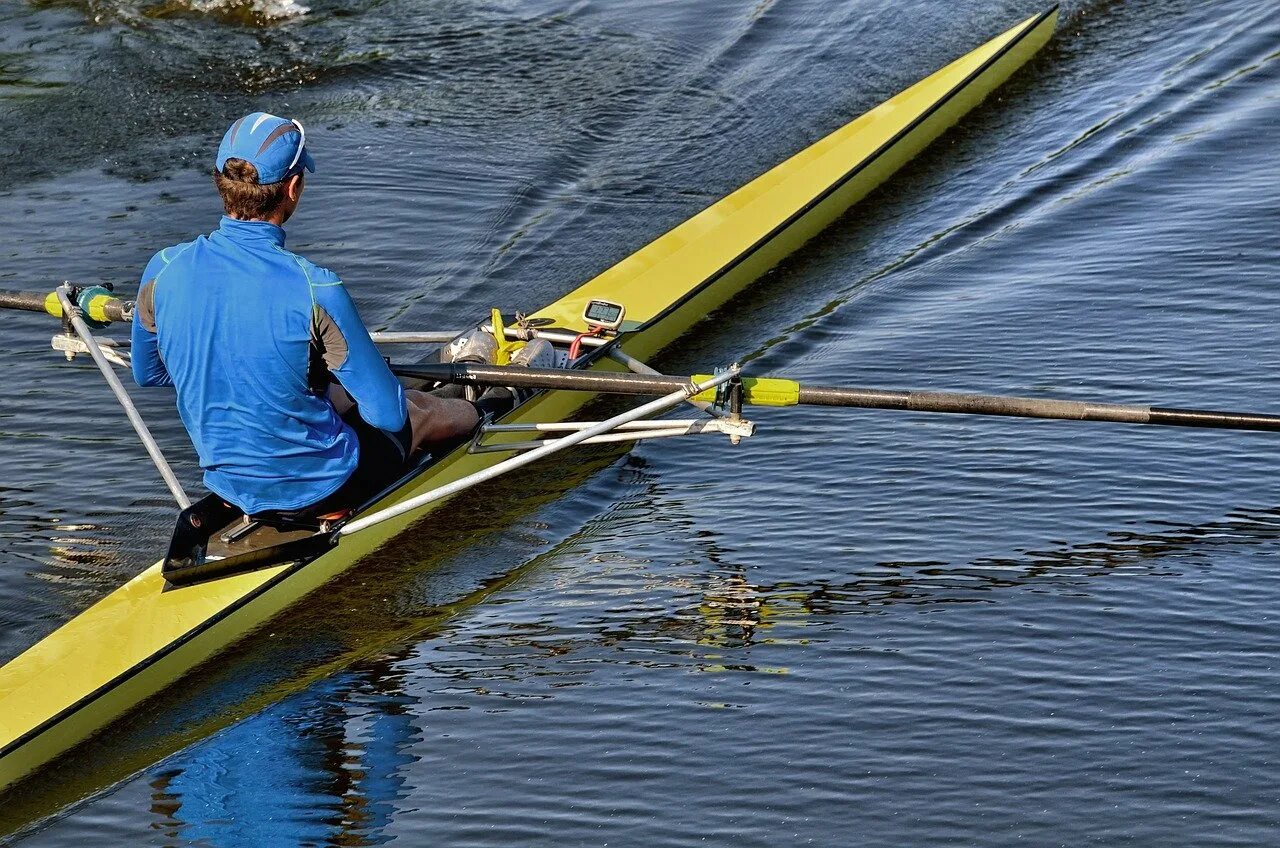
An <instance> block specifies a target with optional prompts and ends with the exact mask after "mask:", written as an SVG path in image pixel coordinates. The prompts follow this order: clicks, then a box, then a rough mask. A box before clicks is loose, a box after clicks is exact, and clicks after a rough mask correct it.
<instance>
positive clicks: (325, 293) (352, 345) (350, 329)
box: [311, 275, 412, 456]
mask: <svg viewBox="0 0 1280 848" xmlns="http://www.w3.org/2000/svg"><path fill="white" fill-rule="evenodd" d="M325 276H327V277H331V279H325V277H324V276H322V277H320V278H319V279H317V280H313V281H312V283H311V291H312V294H313V296H314V298H315V305H314V307H312V315H311V334H312V338H313V339H314V340H315V342H316V346H317V347H318V349H319V350H320V352H321V354H322V355H323V357H324V363H325V366H326V367H327V368H328V369H329V370H330V371H331V372H332V373H333V375H334V376H335V377H337V378H338V381H339V382H340V383H341V384H342V387H343V388H344V389H346V390H347V394H349V395H351V397H352V398H354V399H355V401H356V403H357V404H358V405H359V410H360V417H361V418H363V419H364V420H365V421H366V422H368V423H369V424H371V425H373V426H374V427H377V428H378V429H380V430H382V431H384V432H385V433H386V434H387V435H388V436H390V437H391V438H392V439H394V440H395V441H396V442H397V443H398V444H399V445H400V447H401V450H402V451H403V452H404V454H405V455H406V456H407V455H408V453H409V448H410V445H411V443H412V432H411V428H410V426H409V413H408V405H407V402H406V401H405V395H404V387H403V386H401V385H400V381H399V380H397V379H396V378H395V375H394V374H392V373H391V369H390V368H389V367H387V363H386V361H385V360H384V359H383V358H382V354H380V353H379V352H378V349H377V348H376V347H374V344H373V340H372V339H370V338H369V331H368V330H367V329H365V326H364V322H363V321H361V320H360V315H359V313H358V312H356V306H355V304H354V303H353V302H352V300H351V296H350V295H349V294H347V290H346V288H345V287H344V286H343V285H342V282H341V281H340V280H338V279H337V278H336V277H332V275H325Z"/></svg>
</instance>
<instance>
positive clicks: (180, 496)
mask: <svg viewBox="0 0 1280 848" xmlns="http://www.w3.org/2000/svg"><path fill="white" fill-rule="evenodd" d="M57 292H58V301H59V302H60V303H61V304H62V314H63V315H65V316H66V317H67V320H68V321H70V322H71V328H72V329H73V330H75V331H76V335H78V336H79V337H80V340H81V341H82V342H84V344H85V347H86V348H88V349H89V355H90V356H92V357H93V361H94V363H95V364H96V365H97V366H98V370H99V371H101V372H102V376H103V378H105V379H106V381H107V385H108V386H110V387H111V391H112V392H114V393H115V396H116V400H118V401H120V405H121V406H122V407H124V414H125V415H126V416H128V418H129V423H130V424H132V425H133V429H134V432H136V433H137V434H138V438H139V439H141V440H142V446H143V447H145V448H146V449H147V453H148V454H150V455H151V461H152V462H154V463H155V464H156V470H157V471H159V472H160V476H161V477H163V478H164V483H165V485H166V486H168V487H169V491H170V492H173V498H174V500H176V501H177V502H178V506H179V507H181V508H182V509H186V508H187V507H189V506H191V499H190V498H188V497H187V493H186V492H185V491H183V489H182V484H181V483H179V482H178V476H177V475H176V474H174V473H173V469H172V468H170V467H169V463H168V461H167V460H166V459H165V458H164V453H163V452H161V450H160V446H159V445H158V444H156V440H155V438H154V437H153V436H152V435H151V431H150V430H148V429H147V424H146V422H145V421H143V420H142V416H141V415H140V414H138V409H137V407H135V406H134V405H133V400H132V399H131V398H130V397H129V393H128V392H126V391H125V390H124V386H123V385H121V383H120V379H119V378H118V377H116V374H115V372H114V371H112V370H111V363H110V362H108V361H107V357H106V356H105V355H103V353H102V348H100V347H98V342H97V340H96V339H95V338H94V337H93V333H92V332H91V331H90V330H89V325H88V324H86V323H85V322H84V319H83V318H81V317H80V307H78V306H76V305H75V304H74V303H72V302H71V298H70V297H69V296H68V292H67V287H66V286H58V289H57Z"/></svg>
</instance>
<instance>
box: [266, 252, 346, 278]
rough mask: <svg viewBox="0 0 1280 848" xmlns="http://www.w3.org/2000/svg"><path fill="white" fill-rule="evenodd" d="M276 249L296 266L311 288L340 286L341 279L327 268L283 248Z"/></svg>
mask: <svg viewBox="0 0 1280 848" xmlns="http://www.w3.org/2000/svg"><path fill="white" fill-rule="evenodd" d="M277 249H278V250H279V251H280V253H281V254H283V255H284V256H285V257H288V259H289V260H290V261H292V262H293V264H294V265H296V266H297V268H298V270H299V271H300V272H301V273H302V275H303V276H304V277H306V280H307V283H308V284H310V285H311V286H313V287H314V286H340V285H342V278H341V277H339V276H338V275H337V274H335V273H333V272H332V271H330V270H329V269H328V268H325V267H324V266H323V265H317V264H316V263H314V262H312V261H311V260H310V259H308V258H307V257H305V256H302V255H300V254H297V253H294V252H293V251H291V250H285V249H284V248H283V247H281V248H277Z"/></svg>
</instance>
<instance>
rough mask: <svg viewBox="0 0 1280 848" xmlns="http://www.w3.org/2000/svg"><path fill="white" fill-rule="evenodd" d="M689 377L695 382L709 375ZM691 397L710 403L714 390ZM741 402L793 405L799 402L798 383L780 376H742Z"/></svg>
mask: <svg viewBox="0 0 1280 848" xmlns="http://www.w3.org/2000/svg"><path fill="white" fill-rule="evenodd" d="M690 379H691V380H692V381H693V382H695V383H702V382H705V381H706V380H710V379H711V377H710V376H708V375H706V374H696V375H694V376H693V377H691V378H690ZM693 399H694V400H699V401H706V402H707V403H712V402H713V401H715V399H716V390H715V389H709V390H707V391H705V392H701V393H700V394H696V395H694V396H693ZM742 402H743V403H745V404H748V405H749V406H795V405H796V404H797V403H799V402H800V384H799V383H797V382H796V381H795V380H784V379H782V378H780V377H743V378H742Z"/></svg>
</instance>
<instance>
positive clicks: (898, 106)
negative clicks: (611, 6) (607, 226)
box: [0, 7, 1057, 790]
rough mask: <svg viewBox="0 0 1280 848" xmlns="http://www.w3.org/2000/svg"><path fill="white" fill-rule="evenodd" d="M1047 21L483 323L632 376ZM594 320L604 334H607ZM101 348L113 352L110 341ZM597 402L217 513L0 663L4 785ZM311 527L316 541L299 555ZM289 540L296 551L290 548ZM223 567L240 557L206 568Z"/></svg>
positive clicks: (924, 137)
mask: <svg viewBox="0 0 1280 848" xmlns="http://www.w3.org/2000/svg"><path fill="white" fill-rule="evenodd" d="M1056 23H1057V8H1056V7H1054V8H1052V9H1050V10H1048V11H1046V12H1044V13H1043V14H1039V15H1036V16H1034V17H1031V18H1029V19H1027V20H1025V21H1023V22H1022V23H1019V24H1018V25H1017V26H1015V27H1013V28H1012V29H1010V30H1008V31H1007V32H1005V33H1003V34H1001V35H999V36H997V37H996V38H994V39H992V40H991V41H989V42H987V43H986V44H984V45H982V46H980V47H978V48H977V49H975V50H973V51H972V52H970V53H968V54H966V55H964V56H962V57H961V58H959V59H957V60H956V61H954V62H952V63H951V64H949V65H947V66H946V67H944V68H942V69H941V70H939V71H937V72H936V73H934V74H932V75H931V76H929V77H927V78H925V79H923V80H921V81H920V82H918V83H916V84H915V85H913V86H911V87H910V88H908V89H906V90H905V91H903V92H901V93H900V94H898V95H896V96H895V97H893V98H891V99H890V100H888V101H886V102H884V103H882V104H881V105H879V106H877V107H875V108H874V109H872V110H871V111H869V112H867V113H866V114H864V115H862V116H861V117H859V118H856V119H855V120H853V121H851V122H850V123H848V124H846V125H845V126H843V127H841V128H840V129H838V130H836V131H835V132H833V133H831V134H830V135H828V136H826V137H825V138H823V139H821V140H819V141H817V142H816V143H814V144H812V145H810V146H809V147H808V148H806V149H804V150H802V151H800V152H799V153H797V154H795V155H794V156H792V157H791V158H790V159H788V160H786V161H785V162H783V163H782V164H780V165H778V166H776V167H774V168H773V169H771V170H769V171H767V172H766V173H764V174H762V175H761V176H759V177H757V178H756V179H754V180H752V181H751V182H750V183H748V184H747V185H745V186H743V187H742V188H740V189H738V190H737V191H735V192H733V193H732V194H730V195H728V196H727V197H725V198H723V199H722V200H720V201H718V202H716V203H715V204H713V205H712V206H710V207H708V208H707V209H705V210H703V211H702V212H700V213H698V214H697V215H695V216H693V217H692V218H690V219H689V220H688V221H685V222H684V223H682V224H680V225H679V226H677V227H676V228H675V229H673V230H671V231H670V232H668V233H666V234H665V235H663V236H661V237H659V238H658V239H656V240H655V241H653V242H652V243H650V244H648V245H647V246H645V247H644V248H642V249H641V250H639V251H637V252H636V253H635V254H633V255H631V256H629V257H628V258H626V259H624V260H622V261H621V262H619V263H618V264H616V265H614V266H613V267H611V268H609V269H608V270H606V271H605V272H603V273H602V274H600V275H599V276H597V277H595V278H594V279H592V280H590V281H589V282H587V283H585V284H584V285H582V286H581V287H579V288H578V289H576V290H574V291H573V292H570V293H569V294H567V295H566V296H564V297H563V298H561V299H560V300H558V301H556V302H555V303H552V304H550V305H549V306H547V307H545V308H543V309H541V310H539V311H538V312H536V313H533V314H532V315H530V316H528V319H527V320H524V321H523V322H521V323H520V324H519V325H518V326H516V327H512V328H510V330H509V331H507V330H504V329H503V328H501V327H499V326H498V325H500V324H501V319H500V317H499V316H496V315H495V316H494V317H493V318H492V319H491V322H492V327H493V329H494V331H495V332H496V333H498V334H499V335H503V336H506V337H513V338H515V339H517V340H518V339H519V338H520V337H521V336H522V334H523V337H525V338H527V337H529V336H530V335H531V334H532V335H541V336H543V337H545V338H549V339H552V340H553V341H555V342H557V343H561V345H562V348H563V347H564V346H565V345H564V344H563V343H565V342H569V341H570V340H577V341H578V342H579V343H586V344H588V345H589V347H588V349H587V352H586V353H585V354H583V355H581V356H577V357H575V358H572V359H571V360H569V361H570V362H571V364H572V365H573V367H574V368H575V369H577V370H580V371H582V372H583V373H584V374H589V373H592V372H603V373H619V372H625V371H627V370H628V368H630V370H638V371H641V372H646V371H647V370H648V369H646V368H645V367H644V366H643V365H642V364H641V363H642V362H643V361H644V360H646V359H648V358H650V357H652V356H653V355H654V354H655V353H657V352H658V351H659V350H661V349H662V348H664V347H666V346H667V345H669V344H670V343H671V342H673V341H675V340H676V339H678V338H679V337H680V336H681V335H682V334H683V333H685V332H686V331H688V330H689V328H690V327H692V326H693V325H694V324H695V323H697V322H698V321H699V320H701V319H702V318H703V317H704V316H706V315H707V314H708V313H709V312H711V311H712V310H714V309H716V308H717V307H719V306H721V305H723V304H724V303H726V302H727V301H728V300H729V299H730V298H732V297H733V296H734V295H735V294H736V293H738V292H739V291H741V290H742V289H743V288H744V287H745V286H747V285H748V284H749V283H751V282H752V281H754V280H756V279H757V278H759V277H760V276H761V275H762V274H763V273H765V272H766V271H768V270H769V269H770V268H772V267H774V266H775V265H777V264H778V262H779V261H781V260H782V259H783V258H784V257H786V256H787V255H788V254H790V253H792V252H793V251H794V250H796V249H797V248H798V247H799V246H800V245H802V244H804V243H805V242H806V241H807V240H809V239H810V238H812V237H813V236H814V235H815V234H816V233H818V232H819V231H820V230H822V229H823V228H824V227H826V226H827V225H828V224H830V223H831V222H832V221H833V220H835V219H836V217H838V216H839V215H840V214H841V213H843V212H844V211H845V210H846V209H848V208H849V207H850V206H851V205H852V204H854V203H856V202H858V201H859V200H860V199H862V198H863V197H865V196H866V195H867V193H868V192H870V191H871V190H872V189H874V188H875V187H876V186H878V185H879V184H880V183H882V182H883V181H884V180H885V179H886V178H888V177H889V176H890V175H891V174H893V173H894V172H895V171H897V170H898V169H899V168H900V167H902V166H903V165H904V164H906V163H907V162H910V161H911V160H912V159H913V158H914V157H915V156H916V155H917V154H918V153H920V151H921V150H923V149H924V148H925V146H926V145H928V144H929V143H930V142H932V141H933V140H934V139H936V138H937V137H938V136H939V135H941V134H942V133H943V132H944V131H945V130H946V129H947V128H948V127H950V126H951V125H952V124H954V123H955V122H956V121H957V120H959V119H960V117H961V116H963V115H964V114H965V113H966V112H968V111H969V110H971V109H972V108H973V107H974V106H976V105H977V104H978V103H979V102H981V101H982V100H983V98H985V97H986V96H987V95H988V94H990V93H991V92H992V91H993V90H994V89H995V88H996V87H997V86H999V85H1000V84H1001V83H1002V82H1004V81H1005V80H1006V79H1007V78H1008V77H1009V75H1010V74H1012V73H1013V72H1014V71H1016V70H1017V69H1018V68H1019V67H1020V66H1022V65H1023V64H1024V63H1025V62H1027V60H1028V59H1030V58H1031V56H1032V55H1034V54H1035V53H1036V51H1037V50H1039V49H1040V48H1041V46H1043V45H1044V44H1045V42H1046V41H1047V40H1048V39H1049V37H1050V35H1051V34H1052V33H1053V30H1054V27H1055V25H1056ZM5 297H6V296H5V295H4V294H3V293H0V306H19V307H22V308H30V306H31V304H30V303H27V302H24V301H23V298H22V297H21V296H18V295H10V296H9V301H10V302H7V303H6V302H5ZM37 305H38V307H39V308H42V309H45V310H47V311H50V312H53V313H55V314H58V315H62V314H63V313H64V312H65V311H66V310H65V309H64V307H68V306H69V302H68V301H67V300H66V299H65V298H59V299H54V300H50V301H47V302H46V301H45V300H44V299H43V298H41V299H40V302H39V303H38V304H37ZM82 306H84V308H85V311H86V312H88V313H90V314H91V315H92V317H95V318H97V319H99V320H104V321H105V320H112V319H115V320H119V319H120V318H121V317H123V316H125V315H127V312H128V304H127V303H126V302H124V301H118V300H116V299H115V298H113V297H111V296H109V295H107V294H104V293H102V292H97V293H95V294H94V295H93V296H92V297H90V298H88V300H87V301H82ZM615 306H616V307H617V309H616V311H613V307H615ZM593 310H594V312H593ZM72 311H73V312H74V311H75V310H74V308H72ZM615 319H616V320H615ZM602 327H608V329H609V332H602V330H601V328H602ZM86 333H87V331H86ZM588 334H590V335H588ZM579 336H581V337H582V338H578V337H579ZM515 343H518V341H516V342H515ZM64 349H67V348H64ZM106 352H107V358H111V356H112V354H111V350H110V348H106ZM100 364H101V363H100ZM649 373H652V372H649ZM733 379H734V375H732V374H724V375H720V376H717V377H715V378H708V379H706V380H704V381H703V382H701V383H699V384H698V385H697V386H694V387H692V388H691V389H690V391H688V392H686V393H685V396H684V397H671V398H667V399H666V402H665V404H663V403H659V402H657V401H655V402H653V403H652V404H646V407H650V408H649V409H644V408H642V409H643V411H641V412H637V413H636V414H629V415H630V416H631V417H629V418H626V420H621V419H622V418H623V417H625V416H619V417H618V418H615V419H611V420H610V421H609V422H604V423H603V424H600V425H593V426H586V425H583V426H580V427H579V428H578V429H576V430H573V431H572V433H571V435H570V436H568V437H565V438H562V439H559V440H547V441H561V442H564V441H567V440H569V439H574V438H576V439H578V441H580V442H581V441H589V440H592V439H598V438H605V439H607V438H609V437H610V436H613V437H615V438H628V434H629V433H632V432H633V428H642V427H644V426H646V423H645V422H644V421H643V419H644V417H645V415H646V414H649V413H653V412H657V411H661V410H662V409H666V408H669V407H671V406H674V405H676V404H678V403H680V402H681V401H682V400H684V399H686V398H687V397H688V396H691V395H693V394H694V393H695V392H696V391H704V390H706V391H710V390H713V389H715V388H716V387H717V386H721V385H724V384H725V383H726V382H727V381H732V380H733ZM593 396H594V395H593V393H592V392H591V391H586V390H578V391H565V390H549V391H541V392H539V393H537V394H535V395H533V396H532V397H531V398H530V399H529V400H527V401H526V402H524V403H523V404H521V405H520V406H518V407H517V408H516V409H515V410H513V411H512V412H511V413H510V414H508V415H507V416H505V418H504V419H503V420H502V421H501V422H498V423H497V424H496V425H495V426H494V427H492V428H490V431H489V434H490V437H491V439H492V442H493V443H494V444H496V446H497V447H498V450H476V449H475V448H476V446H475V445H471V446H463V447H459V448H457V449H456V450H453V451H452V452H450V453H448V454H446V455H444V456H440V457H437V458H434V459H432V460H431V461H429V462H424V463H423V465H422V466H421V467H420V468H419V469H418V470H417V471H416V473H415V474H413V475H412V476H410V477H408V478H407V479H404V480H402V481H400V483H399V484H398V485H396V486H395V487H393V488H392V489H390V490H389V491H388V492H386V493H385V494H384V495H383V496H382V497H381V498H379V499H378V500H377V501H376V502H374V503H370V504H368V505H367V506H366V507H365V508H364V509H362V510H361V511H360V512H358V513H357V514H355V515H353V516H350V517H349V518H346V519H345V520H344V521H342V522H339V523H338V524H336V525H334V526H325V527H324V528H323V530H324V534H317V533H316V532H315V528H298V527H274V526H264V525H260V524H255V523H253V522H250V521H248V520H242V521H240V522H239V523H236V522H234V521H231V522H225V523H226V527H223V526H221V525H222V524H223V523H224V522H222V521H219V527H218V528H216V533H217V534H220V535H216V537H211V538H212V541H211V543H210V547H209V550H208V551H207V553H208V555H209V556H208V558H207V560H206V565H212V566H213V568H212V570H210V571H206V572H203V573H200V574H197V575H196V576H195V577H188V578H184V579H177V575H178V574H179V573H180V572H178V571H172V570H171V572H168V573H167V572H166V570H165V567H164V564H163V563H157V564H156V565H154V566H152V567H150V568H147V569H146V570H144V571H142V572H141V573H140V574H138V575H137V576H136V577H134V578H133V579H132V580H130V581H129V582H128V583H126V584H125V585H123V586H121V587H120V588H119V589H117V590H115V591H114V592H112V593H111V594H109V595H108V596H107V597H105V598H103V599H102V600H101V601H99V602H98V603H96V604H94V605H93V606H92V607H90V608H89V609H87V610H85V611H84V612H83V613H81V614H80V615H78V616H76V617H75V618H73V619H72V620H71V621H69V622H67V623H66V624H65V625H63V626H62V627H60V628H58V629H57V630H56V631H54V632H53V633H51V634H50V635H48V636H47V637H45V638H44V639H42V640H41V641H39V642H38V643H37V644H35V645H33V646H32V647H31V648H29V649H28V650H27V651H26V652H24V653H22V654H21V655H19V656H18V657H16V658H15V659H13V660H11V661H10V662H9V663H8V664H6V665H5V666H3V668H0V790H2V789H3V788H5V787H8V786H10V785H11V784H14V783H15V782H16V781H18V780H19V779H21V778H22V777H23V776H24V775H27V774H29V773H30V772H32V771H34V770H35V769H38V768H39V767H41V766H42V765H43V764H45V763H47V762H49V761H50V760H52V759H53V758H55V757H58V756H59V755H61V754H63V753H64V752H66V751H67V750H68V749H70V748H72V747H74V746H75V745H77V744H78V743H80V742H82V741H83V740H85V739H87V738H88V737H90V736H91V735H93V734H94V733H96V732H97V731H99V730H100V729H102V728H103V727H105V726H106V725H108V724H109V723H110V722H112V721H113V720H115V719H116V718H118V717H120V716H121V715H123V714H125V713H126V712H128V711H130V710H132V709H133V708H135V707H137V706H138V705H139V704H141V703H142V702H144V701H145V700H147V699H148V698H149V697H151V696H153V695H155V694H156V693H158V692H160V691H161V690H162V689H164V688H165V687H167V686H169V685H170V684H172V683H173V682H174V681H176V680H178V679H179V678H181V677H182V676H184V675H186V674H188V673H189V672H191V670H192V669H193V668H195V667H196V666H198V665H199V664H201V663H202V662H204V661H205V660H207V659H209V658H210V657H212V656H213V655H215V654H217V653H218V652H220V651H223V650H224V649H226V648H227V647H228V646H230V645H231V644H233V643H235V642H236V641H237V640H240V639H242V638H243V637H245V636H246V635H247V634H249V633H250V632H252V631H254V630H255V629H256V628H259V627H261V626H262V625H263V624H265V623H266V622H268V621H270V620H271V619H272V618H273V617H275V616H277V615H279V614H280V613H281V612H282V611H283V610H285V609H286V608H287V607H288V606H289V605H291V604H293V603H294V602H296V601H297V600H298V599H299V598H301V597H303V596H304V595H306V594H307V593H309V592H312V591H313V590H315V589H317V588H318V587H320V586H322V585H323V584H325V583H326V582H328V581H330V580H332V579H333V578H334V577H335V576H336V575H338V574H340V573H341V572H343V571H345V570H346V569H348V568H350V567H351V566H352V565H353V564H355V563H356V562H357V561H359V560H360V559H361V558H362V557H363V556H365V555H366V554H368V553H370V552H372V551H374V550H376V549H377V548H378V547H379V546H381V545H383V544H385V543H387V542H388V541H389V540H391V539H393V538H394V537H395V536H396V535H397V534H398V533H401V532H402V531H404V530H405V529H406V528H408V527H409V526H410V525H411V524H413V523H415V522H417V521H418V520H419V519H421V518H422V516H423V515H425V514H427V513H428V512H429V511H430V510H432V509H433V508H435V507H437V506H439V504H440V503H441V501H442V500H443V499H444V498H445V497H447V496H448V495H449V494H450V493H451V492H452V491H454V489H453V488H450V487H451V486H457V485H461V484H460V483H459V481H463V483H468V482H474V481H476V480H478V479H482V476H477V475H482V472H485V470H486V469H491V468H494V467H497V466H500V465H502V463H507V462H510V461H511V459H510V458H508V459H503V458H502V455H501V454H502V450H501V449H502V446H503V443H504V442H511V443H514V442H515V440H517V439H518V438H519V435H518V432H519V431H520V430H521V429H522V428H523V429H524V430H534V431H537V430H539V429H541V430H543V431H545V430H548V429H552V427H553V425H555V424H556V422H565V421H566V420H567V419H568V418H569V417H570V416H571V415H572V414H573V413H574V412H575V411H576V410H578V409H579V408H580V407H582V406H583V404H585V403H587V402H588V401H589V400H591V398H592V397H593ZM730 417H732V416H730ZM652 423H653V422H649V424H652ZM606 425H607V426H606ZM560 426H563V425H560ZM717 426H721V427H722V429H721V432H725V433H728V434H729V435H731V436H732V437H734V438H737V437H738V436H739V435H741V433H740V432H738V431H735V430H734V426H735V425H734V424H733V423H732V422H730V423H729V424H725V425H717ZM504 428H506V429H504ZM584 434H586V435H584ZM659 434H661V433H659ZM540 435H541V433H540ZM536 444H541V443H535V444H525V445H524V446H522V447H521V449H522V450H525V452H524V453H521V454H519V456H521V457H531V458H534V459H536V458H537V457H538V456H539V455H540V451H543V450H545V448H542V447H537V446H536ZM490 447H493V445H490ZM513 449H514V448H513ZM441 493H443V494H441ZM179 500H180V502H181V501H182V498H180V499H179ZM184 515H187V513H185V512H184ZM224 517H225V516H224ZM237 528H241V529H237ZM318 535H323V536H324V542H325V543H324V544H323V545H319V546H316V547H314V548H313V547H309V545H310V544H311V541H310V540H311V539H313V538H317V537H318ZM293 543H297V547H295V548H289V547H287V545H289V544H293ZM282 546H283V547H282ZM263 550H269V551H274V553H273V554H272V556H271V557H260V558H259V560H258V561H256V562H255V561H252V557H253V555H254V554H255V552H260V551H263ZM285 556H290V557H292V558H291V559H285V558H284V557H285ZM219 557H221V559H219ZM171 558H172V557H171ZM220 562H223V563H225V562H230V563H233V564H235V563H239V565H237V566H236V567H223V568H222V569H221V571H219V570H218V563H220Z"/></svg>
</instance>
